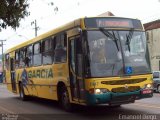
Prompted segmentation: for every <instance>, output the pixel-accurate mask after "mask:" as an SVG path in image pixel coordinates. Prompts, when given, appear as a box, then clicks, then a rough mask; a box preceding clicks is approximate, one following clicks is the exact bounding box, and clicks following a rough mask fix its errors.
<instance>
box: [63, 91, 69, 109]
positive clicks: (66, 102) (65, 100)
mask: <svg viewBox="0 0 160 120" xmlns="http://www.w3.org/2000/svg"><path fill="white" fill-rule="evenodd" d="M62 104H63V106H64V107H68V105H69V99H68V95H67V92H66V91H65V92H64V93H63V96H62Z"/></svg>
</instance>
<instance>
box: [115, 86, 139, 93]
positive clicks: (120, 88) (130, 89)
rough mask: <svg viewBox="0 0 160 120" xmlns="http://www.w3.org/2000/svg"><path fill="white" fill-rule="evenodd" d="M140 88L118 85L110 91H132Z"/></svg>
mask: <svg viewBox="0 0 160 120" xmlns="http://www.w3.org/2000/svg"><path fill="white" fill-rule="evenodd" d="M139 89H140V86H128V88H125V87H118V88H113V89H112V92H115V93H118V92H121V93H122V92H123V93H125V92H133V91H137V90H139Z"/></svg>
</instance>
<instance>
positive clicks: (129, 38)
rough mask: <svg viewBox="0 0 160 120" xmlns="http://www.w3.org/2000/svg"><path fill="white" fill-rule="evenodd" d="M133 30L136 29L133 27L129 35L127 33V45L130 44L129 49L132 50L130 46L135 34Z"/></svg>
mask: <svg viewBox="0 0 160 120" xmlns="http://www.w3.org/2000/svg"><path fill="white" fill-rule="evenodd" d="M133 30H134V29H131V30H130V31H129V34H128V35H127V34H126V39H127V40H126V45H127V46H128V50H129V51H130V50H131V48H130V42H131V39H132V36H133Z"/></svg>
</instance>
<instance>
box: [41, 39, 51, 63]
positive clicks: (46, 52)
mask: <svg viewBox="0 0 160 120" xmlns="http://www.w3.org/2000/svg"><path fill="white" fill-rule="evenodd" d="M52 43H53V41H52V39H51V38H48V39H46V40H44V41H43V42H42V61H43V64H44V65H46V64H52V57H53V44H52Z"/></svg>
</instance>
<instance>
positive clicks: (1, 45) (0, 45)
mask: <svg viewBox="0 0 160 120" xmlns="http://www.w3.org/2000/svg"><path fill="white" fill-rule="evenodd" d="M4 41H6V40H0V42H1V44H0V47H2V72H4V55H3V45H4V44H3V42H4Z"/></svg>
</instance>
